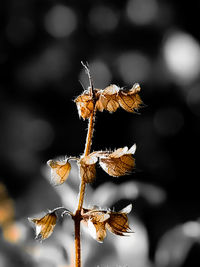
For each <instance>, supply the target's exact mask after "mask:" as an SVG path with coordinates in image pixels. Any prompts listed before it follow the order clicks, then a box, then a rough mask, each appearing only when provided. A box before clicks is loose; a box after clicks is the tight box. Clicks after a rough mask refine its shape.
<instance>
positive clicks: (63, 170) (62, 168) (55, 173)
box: [47, 160, 71, 185]
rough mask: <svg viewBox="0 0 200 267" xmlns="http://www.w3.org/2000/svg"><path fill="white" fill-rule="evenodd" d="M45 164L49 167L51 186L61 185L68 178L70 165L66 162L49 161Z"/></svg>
mask: <svg viewBox="0 0 200 267" xmlns="http://www.w3.org/2000/svg"><path fill="white" fill-rule="evenodd" d="M47 164H48V165H49V166H50V167H51V182H52V184H53V185H60V184H63V183H64V182H65V181H66V179H67V178H68V176H69V173H70V170H71V164H70V163H69V162H68V161H67V160H63V161H54V160H49V161H47Z"/></svg>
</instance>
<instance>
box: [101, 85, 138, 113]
mask: <svg viewBox="0 0 200 267" xmlns="http://www.w3.org/2000/svg"><path fill="white" fill-rule="evenodd" d="M140 89H141V88H140V85H139V84H138V83H135V84H134V85H133V87H132V88H131V89H130V90H129V91H127V90H123V89H121V88H119V87H118V86H117V85H115V84H112V85H110V86H108V87H106V88H105V89H104V90H96V98H97V99H98V100H97V102H96V108H97V110H99V111H103V110H104V109H105V110H108V111H109V112H115V111H116V110H117V109H118V108H119V106H121V107H122V108H123V109H124V110H126V111H128V112H135V111H136V110H137V109H139V108H140V107H141V106H142V104H143V102H142V100H141V98H140V96H139V94H138V92H140Z"/></svg>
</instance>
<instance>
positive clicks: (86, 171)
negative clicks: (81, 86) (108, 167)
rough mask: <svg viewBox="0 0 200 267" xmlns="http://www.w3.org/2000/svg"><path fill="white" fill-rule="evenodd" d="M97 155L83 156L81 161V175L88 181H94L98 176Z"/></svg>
mask: <svg viewBox="0 0 200 267" xmlns="http://www.w3.org/2000/svg"><path fill="white" fill-rule="evenodd" d="M97 160H98V159H97V157H96V156H94V155H91V154H90V155H88V156H85V157H82V158H81V159H80V161H79V166H80V176H81V177H82V178H83V179H84V181H85V182H86V183H92V182H93V181H94V178H95V177H96V167H95V165H96V162H97Z"/></svg>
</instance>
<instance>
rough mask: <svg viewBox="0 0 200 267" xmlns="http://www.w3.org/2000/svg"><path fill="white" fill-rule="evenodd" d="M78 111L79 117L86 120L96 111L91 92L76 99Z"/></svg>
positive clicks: (86, 92)
mask: <svg viewBox="0 0 200 267" xmlns="http://www.w3.org/2000/svg"><path fill="white" fill-rule="evenodd" d="M75 103H76V106H77V109H78V114H79V117H81V118H83V119H84V120H85V119H87V118H89V117H90V115H91V113H92V112H93V109H94V102H93V99H92V96H91V95H90V94H89V91H84V92H83V93H82V94H81V95H80V96H78V97H77V98H76V99H75Z"/></svg>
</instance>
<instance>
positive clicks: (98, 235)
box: [88, 220, 106, 243]
mask: <svg viewBox="0 0 200 267" xmlns="http://www.w3.org/2000/svg"><path fill="white" fill-rule="evenodd" d="M88 230H89V234H90V235H91V237H92V238H94V239H95V240H96V241H98V242H99V243H102V242H103V240H104V238H105V237H106V227H105V223H100V222H98V223H97V222H95V221H94V220H88Z"/></svg>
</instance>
